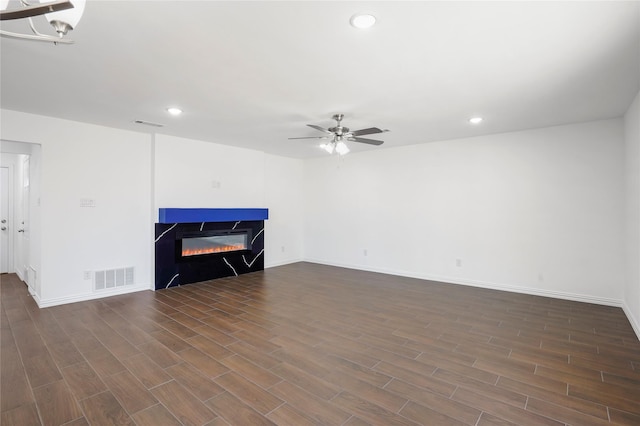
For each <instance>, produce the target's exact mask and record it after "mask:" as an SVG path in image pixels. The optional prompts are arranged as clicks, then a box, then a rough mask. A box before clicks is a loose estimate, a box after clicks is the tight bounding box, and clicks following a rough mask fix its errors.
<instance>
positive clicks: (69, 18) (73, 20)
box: [40, 0, 86, 29]
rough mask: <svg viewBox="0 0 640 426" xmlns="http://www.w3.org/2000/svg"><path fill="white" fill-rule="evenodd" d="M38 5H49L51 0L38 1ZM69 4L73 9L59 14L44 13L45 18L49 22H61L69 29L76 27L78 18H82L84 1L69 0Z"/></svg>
mask: <svg viewBox="0 0 640 426" xmlns="http://www.w3.org/2000/svg"><path fill="white" fill-rule="evenodd" d="M40 3H51V0H40ZM71 3H72V4H73V8H71V9H66V10H61V11H59V12H53V13H45V14H44V16H45V18H47V21H49V22H56V21H58V22H62V23H64V24H67V25H68V26H69V29H74V28H75V27H76V25H78V22H80V18H82V14H83V13H84V6H85V4H86V0H71Z"/></svg>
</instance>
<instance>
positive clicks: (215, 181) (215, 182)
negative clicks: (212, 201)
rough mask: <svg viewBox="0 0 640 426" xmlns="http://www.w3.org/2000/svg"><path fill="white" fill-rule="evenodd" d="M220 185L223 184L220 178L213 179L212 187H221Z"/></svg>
mask: <svg viewBox="0 0 640 426" xmlns="http://www.w3.org/2000/svg"><path fill="white" fill-rule="evenodd" d="M220 186H222V184H221V183H220V181H219V180H213V181H211V188H213V189H220Z"/></svg>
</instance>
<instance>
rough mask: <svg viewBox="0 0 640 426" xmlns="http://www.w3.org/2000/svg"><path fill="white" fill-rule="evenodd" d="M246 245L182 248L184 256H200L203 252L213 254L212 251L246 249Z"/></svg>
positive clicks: (223, 251) (221, 251)
mask: <svg viewBox="0 0 640 426" xmlns="http://www.w3.org/2000/svg"><path fill="white" fill-rule="evenodd" d="M246 248H247V247H246V246H244V245H243V244H233V245H226V246H215V247H213V246H212V247H205V248H197V249H188V248H187V249H185V248H183V249H182V256H198V255H201V254H212V253H225V252H228V251H238V250H246Z"/></svg>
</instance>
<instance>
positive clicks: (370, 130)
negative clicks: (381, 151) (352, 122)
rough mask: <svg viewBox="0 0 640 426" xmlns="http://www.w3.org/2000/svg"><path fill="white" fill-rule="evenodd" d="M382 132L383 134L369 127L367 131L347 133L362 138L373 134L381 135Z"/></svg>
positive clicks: (380, 130)
mask: <svg viewBox="0 0 640 426" xmlns="http://www.w3.org/2000/svg"><path fill="white" fill-rule="evenodd" d="M382 132H384V130H382V129H378V128H377V127H369V128H368V129H360V130H355V131H353V132H349V133H351V134H352V135H353V136H363V135H372V134H374V133H382Z"/></svg>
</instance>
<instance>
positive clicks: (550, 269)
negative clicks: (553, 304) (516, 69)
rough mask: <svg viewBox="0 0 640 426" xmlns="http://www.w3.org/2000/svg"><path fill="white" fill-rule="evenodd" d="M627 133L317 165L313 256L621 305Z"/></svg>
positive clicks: (565, 135) (517, 138) (309, 251)
mask: <svg viewBox="0 0 640 426" xmlns="http://www.w3.org/2000/svg"><path fill="white" fill-rule="evenodd" d="M623 139H624V137H623V126H622V120H621V119H614V120H607V121H599V122H590V123H584V124H576V125H568V126H559V127H552V128H545V129H537V130H528V131H522V132H516V133H507V134H499V135H491V136H483V137H476V138H469V139H460V140H452V141H443V142H438V143H428V144H423V145H415V146H409V147H400V148H392V149H380V150H375V151H367V152H363V153H359V154H353V155H351V154H350V155H347V156H345V157H344V158H341V159H340V158H337V157H327V158H322V159H313V160H307V161H306V162H305V192H306V203H305V205H306V209H305V237H304V241H305V257H306V259H308V260H310V261H314V262H319V263H327V264H334V265H339V266H346V267H352V268H358V269H367V270H373V271H380V272H387V273H391V274H398V275H406V276H414V277H420V278H427V279H435V280H441V281H446V282H453V283H463V284H470V285H480V286H483V287H492V288H501V289H508V290H513V291H521V292H526V293H533V294H542V295H549V296H558V297H564V298H571V299H575V300H583V301H590V302H596V303H607V304H618V305H619V304H620V301H621V300H622V296H623V285H622V280H623V273H622V269H623V268H622V266H623V260H622V259H623V257H624V256H623V247H622V246H623V244H622V240H623V237H622V232H623V230H622V220H621V219H622V215H621V212H622V209H623V190H622V188H623V172H622V169H623V167H622V166H623ZM365 251H366V255H365ZM458 260H459V262H460V266H457V261H458Z"/></svg>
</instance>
